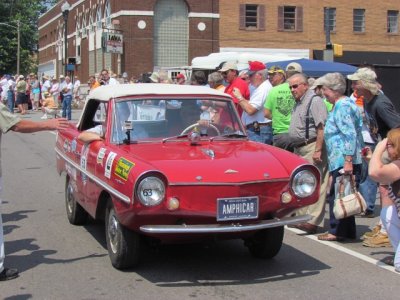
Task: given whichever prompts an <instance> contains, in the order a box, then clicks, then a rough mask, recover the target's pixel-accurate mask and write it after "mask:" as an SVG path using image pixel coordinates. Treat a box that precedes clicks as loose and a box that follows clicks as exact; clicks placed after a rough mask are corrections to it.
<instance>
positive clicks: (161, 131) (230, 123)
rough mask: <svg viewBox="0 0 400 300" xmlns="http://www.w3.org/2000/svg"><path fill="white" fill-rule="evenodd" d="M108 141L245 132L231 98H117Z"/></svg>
mask: <svg viewBox="0 0 400 300" xmlns="http://www.w3.org/2000/svg"><path fill="white" fill-rule="evenodd" d="M113 111H114V116H113V124H112V128H113V131H112V136H111V141H112V142H113V143H116V144H121V143H132V142H140V141H155V140H160V139H161V140H163V139H166V138H173V137H179V136H181V135H186V134H190V133H192V132H197V133H198V134H199V135H200V137H203V138H208V137H216V136H223V135H226V136H229V135H230V134H232V133H238V134H244V132H243V128H242V126H241V123H240V120H238V117H237V114H236V112H235V109H234V107H233V105H232V103H231V102H230V101H224V100H215V99H212V98H207V99H180V100H159V99H146V100H137V99H135V100H126V101H125V100H124V101H116V102H115V109H114V110H113Z"/></svg>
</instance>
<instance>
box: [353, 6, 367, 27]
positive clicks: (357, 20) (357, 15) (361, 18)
mask: <svg viewBox="0 0 400 300" xmlns="http://www.w3.org/2000/svg"><path fill="white" fill-rule="evenodd" d="M353 32H355V33H364V32H365V9H364V8H355V9H353Z"/></svg>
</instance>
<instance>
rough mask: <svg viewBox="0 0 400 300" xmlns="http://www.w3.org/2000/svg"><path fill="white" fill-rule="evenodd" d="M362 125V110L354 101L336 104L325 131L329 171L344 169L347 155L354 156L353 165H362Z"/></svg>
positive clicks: (341, 101) (348, 100)
mask: <svg viewBox="0 0 400 300" xmlns="http://www.w3.org/2000/svg"><path fill="white" fill-rule="evenodd" d="M362 124H363V121H362V116H361V113H360V110H359V109H358V108H357V105H356V104H355V102H354V101H353V100H352V99H350V98H349V97H345V98H342V99H340V100H338V101H337V102H336V103H335V106H334V107H333V110H332V111H331V112H330V113H329V114H328V119H327V121H326V124H325V129H324V139H325V144H326V148H327V152H328V163H329V171H334V170H336V169H340V168H343V166H344V159H345V156H346V155H351V156H353V164H361V163H362V161H361V159H362V158H361V148H362V147H363V146H364V142H363V138H362V133H361V130H362Z"/></svg>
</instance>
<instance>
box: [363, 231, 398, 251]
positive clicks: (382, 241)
mask: <svg viewBox="0 0 400 300" xmlns="http://www.w3.org/2000/svg"><path fill="white" fill-rule="evenodd" d="M363 246H365V247H370V248H380V247H392V244H390V241H389V237H388V235H387V234H384V233H381V232H379V233H378V234H377V235H375V236H373V237H370V238H369V239H366V240H365V241H364V242H363Z"/></svg>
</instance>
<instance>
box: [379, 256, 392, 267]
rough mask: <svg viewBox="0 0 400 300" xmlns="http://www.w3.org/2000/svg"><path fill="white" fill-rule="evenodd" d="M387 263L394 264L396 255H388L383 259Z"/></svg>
mask: <svg viewBox="0 0 400 300" xmlns="http://www.w3.org/2000/svg"><path fill="white" fill-rule="evenodd" d="M381 262H383V263H384V264H385V265H388V266H394V256H386V257H385V258H383V259H381Z"/></svg>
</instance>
